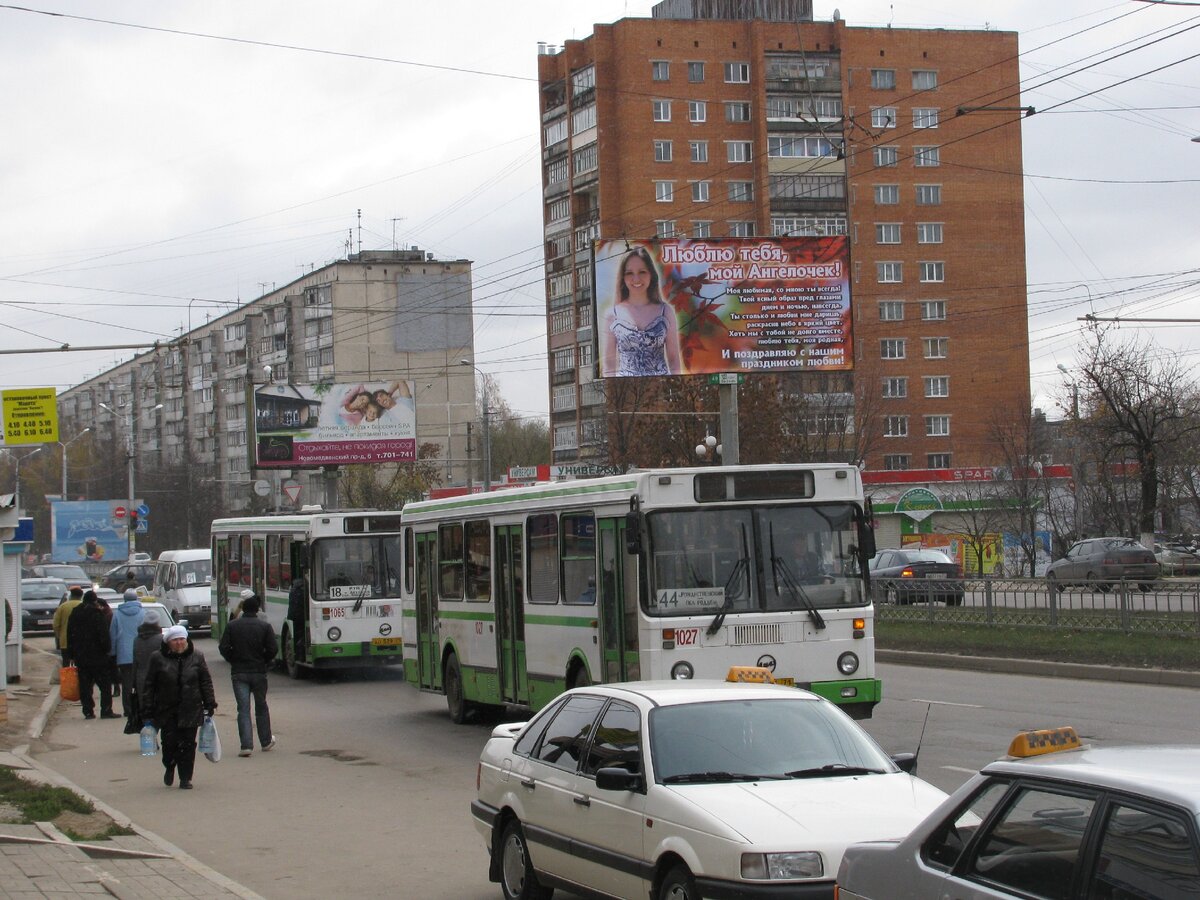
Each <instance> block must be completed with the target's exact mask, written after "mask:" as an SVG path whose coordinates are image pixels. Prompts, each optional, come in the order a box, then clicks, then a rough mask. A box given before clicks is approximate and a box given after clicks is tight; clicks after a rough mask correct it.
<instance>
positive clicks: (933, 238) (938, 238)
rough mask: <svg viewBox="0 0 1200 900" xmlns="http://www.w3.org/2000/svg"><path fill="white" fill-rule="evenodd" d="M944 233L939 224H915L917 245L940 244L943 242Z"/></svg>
mask: <svg viewBox="0 0 1200 900" xmlns="http://www.w3.org/2000/svg"><path fill="white" fill-rule="evenodd" d="M943 237H944V232H943V230H942V223H941V222H918V223H917V243H918V244H940V243H942V242H943Z"/></svg>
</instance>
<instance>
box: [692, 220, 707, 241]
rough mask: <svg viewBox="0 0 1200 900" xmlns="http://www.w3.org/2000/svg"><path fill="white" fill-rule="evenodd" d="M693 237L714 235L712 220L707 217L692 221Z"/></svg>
mask: <svg viewBox="0 0 1200 900" xmlns="http://www.w3.org/2000/svg"><path fill="white" fill-rule="evenodd" d="M692 237H694V238H710V237H712V221H711V220H707V219H696V220H695V221H693V222H692Z"/></svg>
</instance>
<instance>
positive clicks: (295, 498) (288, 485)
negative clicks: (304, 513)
mask: <svg viewBox="0 0 1200 900" xmlns="http://www.w3.org/2000/svg"><path fill="white" fill-rule="evenodd" d="M283 493H284V494H286V495H287V498H288V499H289V500H291V501H292V505H295V504H296V503H297V502H299V500H300V483H299V482H297V481H285V482H284V483H283Z"/></svg>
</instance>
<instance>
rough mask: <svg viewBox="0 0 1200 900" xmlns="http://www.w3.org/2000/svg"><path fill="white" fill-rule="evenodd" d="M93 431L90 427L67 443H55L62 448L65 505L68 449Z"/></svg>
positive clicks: (64, 500) (65, 498) (64, 498)
mask: <svg viewBox="0 0 1200 900" xmlns="http://www.w3.org/2000/svg"><path fill="white" fill-rule="evenodd" d="M91 430H92V429H91V426H88V427H87V428H85V429H83V431H81V432H79V434H77V435H75V437H73V438H71V439H70V440H69V441H67V442H66V443H63V442H62V441H55V443H56V444H58V446H60V447H62V498H63V502H64V503H65V502H66V500H67V447H69V446H71V444H73V443H75V442H76V441H77V440H79V439H80V438H81V437H83V436H84V435H85V434H87V433H88V432H89V431H91Z"/></svg>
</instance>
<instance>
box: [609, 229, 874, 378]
mask: <svg viewBox="0 0 1200 900" xmlns="http://www.w3.org/2000/svg"><path fill="white" fill-rule="evenodd" d="M594 284H595V289H596V320H595V321H596V323H597V329H596V331H597V340H598V343H599V347H598V352H597V354H596V358H597V360H598V363H599V369H600V375H601V377H604V378H621V377H637V376H646V375H700V374H710V373H721V372H741V373H747V372H797V371H840V370H849V369H851V368H853V359H854V354H853V346H852V340H851V330H850V266H849V243H848V240H847V238H846V237H844V236H836V237H795V238H787V237H784V238H703V239H698V238H658V239H655V240H649V241H626V240H624V239H621V240H612V241H610V240H601V241H597V243H596V246H595V279H594Z"/></svg>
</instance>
